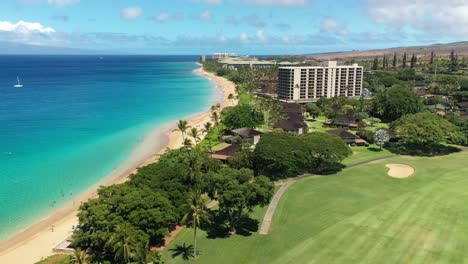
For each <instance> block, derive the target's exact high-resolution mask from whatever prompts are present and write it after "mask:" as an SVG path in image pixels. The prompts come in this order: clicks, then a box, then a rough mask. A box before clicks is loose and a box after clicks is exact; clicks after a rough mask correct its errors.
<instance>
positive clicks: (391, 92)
mask: <svg viewBox="0 0 468 264" xmlns="http://www.w3.org/2000/svg"><path fill="white" fill-rule="evenodd" d="M374 102H375V104H376V107H377V109H378V112H379V113H380V114H381V115H382V117H383V118H384V119H386V120H388V121H393V120H396V119H398V118H400V117H402V116H403V115H407V114H415V113H418V112H420V111H422V109H423V107H424V106H423V104H422V101H421V99H420V98H419V97H418V96H417V95H416V93H415V92H414V91H413V90H412V89H410V88H409V87H406V86H403V85H397V86H394V87H391V88H388V89H381V90H379V91H378V92H377V94H376V95H375V97H374Z"/></svg>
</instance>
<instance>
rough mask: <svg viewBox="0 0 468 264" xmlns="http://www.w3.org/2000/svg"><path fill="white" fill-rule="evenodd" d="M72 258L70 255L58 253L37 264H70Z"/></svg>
mask: <svg viewBox="0 0 468 264" xmlns="http://www.w3.org/2000/svg"><path fill="white" fill-rule="evenodd" d="M70 258H71V257H70V255H65V254H56V255H52V256H50V257H48V258H46V259H44V260H42V261H39V262H37V263H36V264H69V263H70Z"/></svg>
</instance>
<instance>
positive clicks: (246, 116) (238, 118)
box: [222, 105, 264, 129]
mask: <svg viewBox="0 0 468 264" xmlns="http://www.w3.org/2000/svg"><path fill="white" fill-rule="evenodd" d="M222 116H223V118H222V121H223V124H224V125H225V126H226V127H227V128H229V129H236V128H241V127H249V128H255V127H257V126H258V125H260V124H262V123H263V121H264V120H263V114H262V112H259V111H256V110H255V109H253V108H252V107H251V106H250V105H237V106H234V107H227V108H225V109H224V110H223V112H222Z"/></svg>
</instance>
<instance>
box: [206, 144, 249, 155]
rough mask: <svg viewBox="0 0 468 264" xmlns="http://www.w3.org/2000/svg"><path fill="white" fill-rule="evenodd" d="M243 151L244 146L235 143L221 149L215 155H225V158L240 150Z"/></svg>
mask: <svg viewBox="0 0 468 264" xmlns="http://www.w3.org/2000/svg"><path fill="white" fill-rule="evenodd" d="M241 149H242V145H241V144H240V143H234V144H232V145H229V146H227V147H225V148H223V149H220V150H218V151H215V152H214V153H213V154H216V155H225V156H231V155H232V154H235V153H236V152H238V151H239V150H241Z"/></svg>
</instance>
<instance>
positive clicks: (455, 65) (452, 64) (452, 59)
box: [450, 50, 458, 72]
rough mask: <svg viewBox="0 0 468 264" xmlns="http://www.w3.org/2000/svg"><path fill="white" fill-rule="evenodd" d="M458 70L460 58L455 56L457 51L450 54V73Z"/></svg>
mask: <svg viewBox="0 0 468 264" xmlns="http://www.w3.org/2000/svg"><path fill="white" fill-rule="evenodd" d="M457 69H458V58H457V55H456V54H455V50H452V51H451V52H450V71H452V72H454V71H456V70H457Z"/></svg>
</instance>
